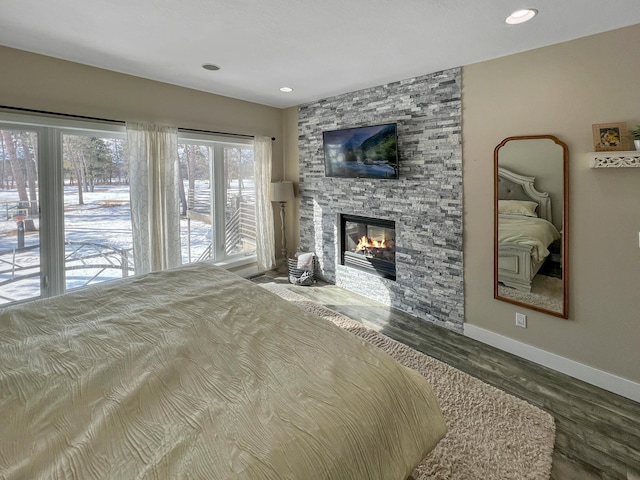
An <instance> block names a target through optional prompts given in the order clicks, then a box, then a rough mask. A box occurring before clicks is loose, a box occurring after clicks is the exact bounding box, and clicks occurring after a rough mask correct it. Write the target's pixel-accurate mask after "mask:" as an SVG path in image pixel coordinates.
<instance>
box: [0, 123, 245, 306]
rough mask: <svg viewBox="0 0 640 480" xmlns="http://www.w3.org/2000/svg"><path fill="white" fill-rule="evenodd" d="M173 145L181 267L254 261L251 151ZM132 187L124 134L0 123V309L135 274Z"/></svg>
mask: <svg viewBox="0 0 640 480" xmlns="http://www.w3.org/2000/svg"><path fill="white" fill-rule="evenodd" d="M3 119H4V121H3ZM178 141H179V148H178V157H179V158H178V161H179V165H180V174H181V179H182V182H180V214H181V215H180V228H181V232H180V233H181V238H182V263H183V264H185V263H190V262H195V261H198V260H203V259H209V258H212V259H214V260H215V261H217V262H220V263H225V264H233V263H234V262H246V261H253V260H254V259H255V235H256V228H255V186H254V181H253V175H254V173H253V172H254V169H253V142H252V141H251V140H247V141H242V140H240V141H229V140H228V139H227V138H222V137H213V136H207V135H186V134H185V135H182V134H179V139H178ZM129 180H130V179H129V169H128V165H127V155H126V134H125V132H124V128H123V127H121V126H113V125H103V124H96V123H88V122H75V121H61V120H49V119H43V118H35V119H34V118H26V117H23V116H19V115H9V114H6V115H3V117H2V118H0V304H8V303H14V302H18V301H24V300H29V299H33V298H37V297H40V296H45V297H46V296H53V295H58V294H60V293H64V292H65V291H68V290H72V289H75V288H80V287H84V286H86V285H91V284H95V283H99V282H105V281H112V280H116V279H120V278H123V277H127V276H129V275H133V274H134V270H133V265H134V262H133V237H132V228H131V206H130V195H129Z"/></svg>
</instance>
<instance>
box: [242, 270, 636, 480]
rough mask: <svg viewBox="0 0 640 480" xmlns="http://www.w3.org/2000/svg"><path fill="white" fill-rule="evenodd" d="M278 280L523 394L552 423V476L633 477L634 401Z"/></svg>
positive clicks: (331, 291)
mask: <svg viewBox="0 0 640 480" xmlns="http://www.w3.org/2000/svg"><path fill="white" fill-rule="evenodd" d="M252 280H253V281H254V282H256V283H265V282H273V283H279V284H282V285H284V286H286V287H287V288H290V289H291V290H293V291H295V292H297V293H299V294H301V295H304V296H305V297H307V298H309V299H310V300H312V301H315V302H317V303H319V304H322V305H324V306H326V307H327V308H330V309H332V310H335V311H337V312H340V313H342V314H344V315H347V316H348V317H350V318H352V319H354V320H357V321H359V322H362V323H363V324H365V325H366V326H368V327H370V328H373V329H375V330H377V331H379V332H381V333H384V334H385V335H387V336H389V337H391V338H393V339H395V340H397V341H400V342H402V343H404V344H406V345H408V346H410V347H412V348H414V349H416V350H419V351H421V352H423V353H425V354H427V355H430V356H432V357H434V358H437V359H438V360H441V361H443V362H446V363H448V364H449V365H452V366H453V367H456V368H458V369H460V370H462V371H464V372H466V373H468V374H470V375H473V376H475V377H477V378H479V379H481V380H483V381H485V382H487V383H489V384H491V385H493V386H495V387H497V388H500V389H502V390H504V391H506V392H508V393H510V394H512V395H515V396H517V397H520V398H522V399H524V400H527V401H528V402H529V403H531V404H533V405H536V406H538V407H540V408H542V409H544V410H546V411H547V412H549V413H550V414H552V415H553V416H554V418H555V421H556V445H555V450H554V458H553V472H552V479H553V480H593V479H605V480H609V479H623V480H640V475H639V472H640V404H639V403H636V402H633V401H631V400H628V399H626V398H624V397H621V396H619V395H616V394H613V393H610V392H608V391H605V390H602V389H600V388H598V387H594V386H592V385H590V384H587V383H584V382H581V381H579V380H576V379H574V378H572V377H569V376H567V375H564V374H561V373H558V372H556V371H554V370H551V369H548V368H545V367H542V366H540V365H537V364H534V363H532V362H529V361H527V360H523V359H521V358H519V357H516V356H514V355H511V354H509V353H506V352H503V351H501V350H498V349H496V348H493V347H491V346H489V345H485V344H483V343H481V342H478V341H476V340H473V339H470V338H468V337H465V336H463V335H460V334H458V333H455V332H452V331H450V330H447V329H445V328H442V327H438V326H435V325H431V324H428V323H426V322H424V321H421V320H419V319H417V318H415V317H412V316H411V315H408V314H406V313H403V312H400V311H398V310H395V309H392V308H390V307H387V306H385V305H382V304H380V303H378V302H376V301H374V300H371V299H368V298H366V297H363V296H361V295H358V294H355V293H352V292H349V291H347V290H344V289H342V288H340V287H336V286H335V285H330V284H327V283H324V282H321V281H319V282H318V283H317V284H316V285H314V286H309V287H302V286H294V285H290V284H289V283H288V282H287V279H286V276H285V275H281V274H279V273H278V272H276V271H272V272H268V273H267V274H265V275H262V276H259V277H255V278H253V279H252Z"/></svg>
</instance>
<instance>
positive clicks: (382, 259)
mask: <svg viewBox="0 0 640 480" xmlns="http://www.w3.org/2000/svg"><path fill="white" fill-rule="evenodd" d="M339 226H340V245H339V248H340V263H341V265H345V266H348V267H351V268H356V269H359V270H362V271H365V272H368V273H371V274H374V275H378V276H380V277H383V278H388V279H391V280H395V279H396V229H395V226H396V223H395V222H394V221H392V220H383V219H379V218H370V217H361V216H357V215H347V214H340V215H339Z"/></svg>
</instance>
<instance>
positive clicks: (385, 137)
mask: <svg viewBox="0 0 640 480" xmlns="http://www.w3.org/2000/svg"><path fill="white" fill-rule="evenodd" d="M322 144H323V149H324V173H325V176H327V177H344V178H391V179H397V178H398V132H397V124H395V123H387V124H384V125H372V126H367V127H355V128H345V129H342V130H331V131H327V132H323V133H322Z"/></svg>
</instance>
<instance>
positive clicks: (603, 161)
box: [589, 151, 640, 168]
mask: <svg viewBox="0 0 640 480" xmlns="http://www.w3.org/2000/svg"><path fill="white" fill-rule="evenodd" d="M589 155H590V156H591V163H590V167H591V168H624V167H640V151H633V152H617V151H612V152H591V153H589Z"/></svg>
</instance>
